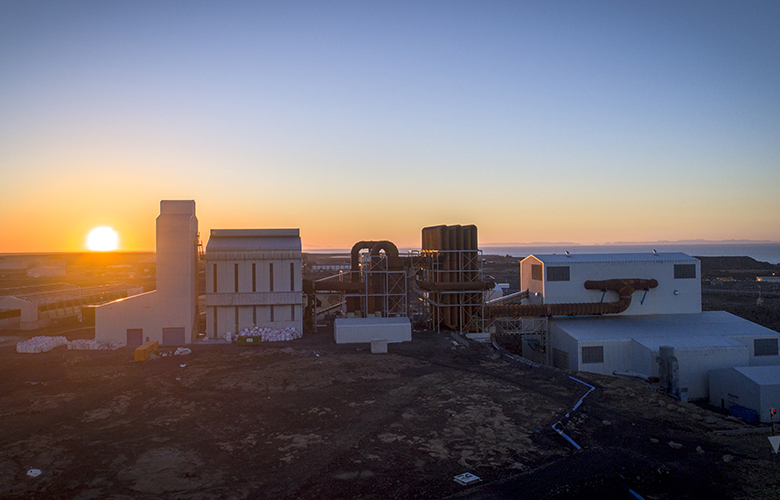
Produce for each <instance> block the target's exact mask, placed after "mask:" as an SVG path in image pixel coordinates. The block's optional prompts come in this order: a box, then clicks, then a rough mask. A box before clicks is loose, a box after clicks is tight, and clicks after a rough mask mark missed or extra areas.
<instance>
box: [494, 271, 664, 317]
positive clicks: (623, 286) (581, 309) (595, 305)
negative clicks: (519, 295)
mask: <svg viewBox="0 0 780 500" xmlns="http://www.w3.org/2000/svg"><path fill="white" fill-rule="evenodd" d="M657 286H658V281H656V280H654V279H649V280H646V279H638V278H635V279H613V280H602V281H592V280H588V281H586V282H585V288H586V289H588V290H602V291H608V290H609V291H613V292H617V293H618V295H619V298H618V300H617V301H615V302H584V303H575V304H520V305H516V304H515V305H498V306H486V307H485V315H486V316H488V317H514V318H528V317H549V316H595V315H601V314H619V313H622V312H623V311H625V310H626V309H628V306H630V305H631V295H633V293H634V292H635V291H637V290H650V289H651V288H656V287H657Z"/></svg>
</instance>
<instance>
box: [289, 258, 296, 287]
mask: <svg viewBox="0 0 780 500" xmlns="http://www.w3.org/2000/svg"><path fill="white" fill-rule="evenodd" d="M290 291H291V292H294V291H295V263H293V262H290Z"/></svg>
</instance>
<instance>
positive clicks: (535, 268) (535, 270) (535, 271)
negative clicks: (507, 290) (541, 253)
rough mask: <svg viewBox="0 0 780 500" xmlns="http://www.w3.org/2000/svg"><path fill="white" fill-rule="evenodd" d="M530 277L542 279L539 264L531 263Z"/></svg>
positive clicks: (536, 279)
mask: <svg viewBox="0 0 780 500" xmlns="http://www.w3.org/2000/svg"><path fill="white" fill-rule="evenodd" d="M531 279H532V280H534V281H542V265H541V264H531Z"/></svg>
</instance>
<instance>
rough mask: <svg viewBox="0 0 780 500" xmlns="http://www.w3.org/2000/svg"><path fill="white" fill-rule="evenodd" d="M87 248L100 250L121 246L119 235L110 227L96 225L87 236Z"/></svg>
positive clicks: (114, 248)
mask: <svg viewBox="0 0 780 500" xmlns="http://www.w3.org/2000/svg"><path fill="white" fill-rule="evenodd" d="M87 248H89V249H90V250H95V251H98V252H105V251H108V250H116V249H117V248H119V235H118V234H116V231H114V230H113V229H111V228H110V227H96V228H95V229H93V230H92V231H91V232H90V233H89V236H87Z"/></svg>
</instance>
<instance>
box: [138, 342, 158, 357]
mask: <svg viewBox="0 0 780 500" xmlns="http://www.w3.org/2000/svg"><path fill="white" fill-rule="evenodd" d="M157 347H158V344H157V341H156V340H150V341H149V342H147V343H145V344H144V345H142V346H139V347H136V348H135V353H134V356H135V361H146V358H148V357H149V355H150V354H151V353H153V352H154V351H156V350H157Z"/></svg>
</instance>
